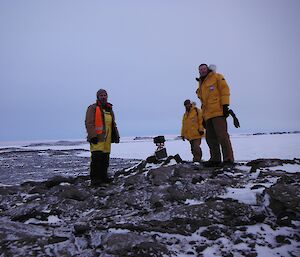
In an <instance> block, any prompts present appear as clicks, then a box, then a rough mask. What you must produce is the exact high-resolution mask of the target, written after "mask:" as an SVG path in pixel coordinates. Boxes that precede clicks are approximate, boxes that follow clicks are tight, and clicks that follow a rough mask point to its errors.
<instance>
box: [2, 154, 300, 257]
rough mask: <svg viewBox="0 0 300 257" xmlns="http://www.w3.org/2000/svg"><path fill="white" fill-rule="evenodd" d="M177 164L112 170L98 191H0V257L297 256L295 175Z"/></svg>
mask: <svg viewBox="0 0 300 257" xmlns="http://www.w3.org/2000/svg"><path fill="white" fill-rule="evenodd" d="M176 160H177V161H178V160H179V159H178V158H177V159H176ZM176 160H175V159H174V158H169V161H168V162H166V161H165V160H164V161H160V162H155V163H147V162H146V161H142V162H140V163H139V164H137V165H135V166H133V167H132V168H124V169H121V168H120V169H119V171H118V172H116V173H115V177H114V180H113V182H112V183H111V184H103V185H101V186H99V187H91V186H90V182H89V177H88V176H77V177H64V176H56V177H53V178H51V179H48V180H46V181H43V182H35V181H27V182H25V183H23V184H21V185H18V186H1V187H0V192H1V196H0V199H1V201H0V227H1V229H0V244H1V256H143V257H144V256H205V254H208V253H209V254H210V256H258V254H259V253H260V250H262V249H268V251H267V252H268V254H269V256H278V255H277V253H279V255H280V256H299V247H300V235H299V227H300V207H299V206H300V204H299V203H300V202H299V201H300V189H299V188H300V187H299V185H300V173H299V172H294V173H289V172H283V169H284V166H282V169H281V170H278V171H277V170H275V171H274V170H270V167H273V166H277V165H284V164H285V163H287V162H286V161H285V160H274V159H272V160H271V159H268V160H266V159H260V160H254V161H252V162H249V163H239V164H237V165H236V166H235V167H234V168H231V169H228V168H227V169H225V168H224V169H223V168H216V169H214V168H203V167H201V166H199V165H197V164H194V163H188V162H186V163H177V161H176ZM288 164H289V165H295V167H297V169H299V162H298V160H289V162H288ZM272 254H273V255H272Z"/></svg>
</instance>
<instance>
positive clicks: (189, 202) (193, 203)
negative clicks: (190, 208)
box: [184, 199, 204, 205]
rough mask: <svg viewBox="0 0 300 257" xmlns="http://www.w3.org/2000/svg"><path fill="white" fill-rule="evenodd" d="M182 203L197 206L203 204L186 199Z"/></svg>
mask: <svg viewBox="0 0 300 257" xmlns="http://www.w3.org/2000/svg"><path fill="white" fill-rule="evenodd" d="M184 203H185V204H187V205H197V204H202V203H204V201H199V200H197V199H186V200H185V202H184Z"/></svg>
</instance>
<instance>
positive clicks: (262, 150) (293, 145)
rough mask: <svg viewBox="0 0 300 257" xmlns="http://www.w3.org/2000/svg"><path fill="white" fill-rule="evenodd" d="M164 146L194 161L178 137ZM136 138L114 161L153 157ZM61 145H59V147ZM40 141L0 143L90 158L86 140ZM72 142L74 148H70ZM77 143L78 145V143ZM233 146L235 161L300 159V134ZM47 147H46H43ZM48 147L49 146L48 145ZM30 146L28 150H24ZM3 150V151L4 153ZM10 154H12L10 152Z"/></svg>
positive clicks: (242, 138)
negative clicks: (71, 153) (75, 151)
mask: <svg viewBox="0 0 300 257" xmlns="http://www.w3.org/2000/svg"><path fill="white" fill-rule="evenodd" d="M165 137H166V139H167V141H166V143H165V146H166V149H167V153H168V155H175V154H179V155H180V156H181V158H182V159H184V160H192V154H191V151H190V145H189V142H188V141H182V140H175V139H176V137H177V135H166V136H165ZM133 138H134V137H125V138H121V142H120V143H119V144H113V145H112V149H111V157H112V158H127V159H145V158H147V157H148V156H150V155H152V154H153V153H154V151H155V149H156V146H155V145H154V143H153V142H152V140H151V139H147V138H146V139H143V140H133ZM56 142H57V143H59V144H56ZM65 142H66V144H64V142H62V141H39V142H0V152H2V151H7V150H8V149H7V150H4V149H3V148H8V147H18V148H19V147H21V148H25V149H27V150H29V149H31V150H46V149H54V150H68V149H82V150H83V151H82V153H80V154H79V156H82V157H89V156H90V153H89V152H88V151H86V150H89V145H88V143H85V142H84V141H83V140H81V141H79V140H74V141H65ZM70 142H72V144H69V143H70ZM76 142H78V143H76ZM231 142H232V146H233V150H234V155H235V160H236V161H247V160H254V159H258V158H280V159H294V158H300V134H281V135H277V134H276V135H242V134H240V135H232V136H231ZM32 143H35V144H37V143H41V144H39V145H37V146H28V145H30V144H32ZM43 143H44V144H43ZM47 143H48V144H47ZM24 146H27V147H24ZM201 148H202V151H203V160H208V159H209V149H208V146H207V144H206V141H205V139H203V140H202V143H201ZM1 149H2V150H1ZM8 151H9V150H8Z"/></svg>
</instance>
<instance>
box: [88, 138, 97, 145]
mask: <svg viewBox="0 0 300 257" xmlns="http://www.w3.org/2000/svg"><path fill="white" fill-rule="evenodd" d="M98 142H99V141H98V138H97V137H93V138H91V139H90V143H92V144H94V145H95V144H97V143H98Z"/></svg>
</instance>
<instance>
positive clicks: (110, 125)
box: [85, 89, 120, 186]
mask: <svg viewBox="0 0 300 257" xmlns="http://www.w3.org/2000/svg"><path fill="white" fill-rule="evenodd" d="M107 98H108V96H107V92H106V90H104V89H100V90H98V92H97V100H96V103H94V104H92V105H90V106H89V107H88V109H87V112H86V117H85V127H86V131H87V134H88V135H87V141H88V142H89V143H90V151H91V164H90V178H91V185H94V186H97V185H99V184H101V183H102V182H104V183H108V182H110V181H111V180H110V179H109V177H108V174H107V170H108V166H109V154H110V149H111V143H119V141H120V136H119V132H118V129H117V126H116V122H115V116H114V112H113V110H112V106H113V105H112V104H110V103H108V102H107Z"/></svg>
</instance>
